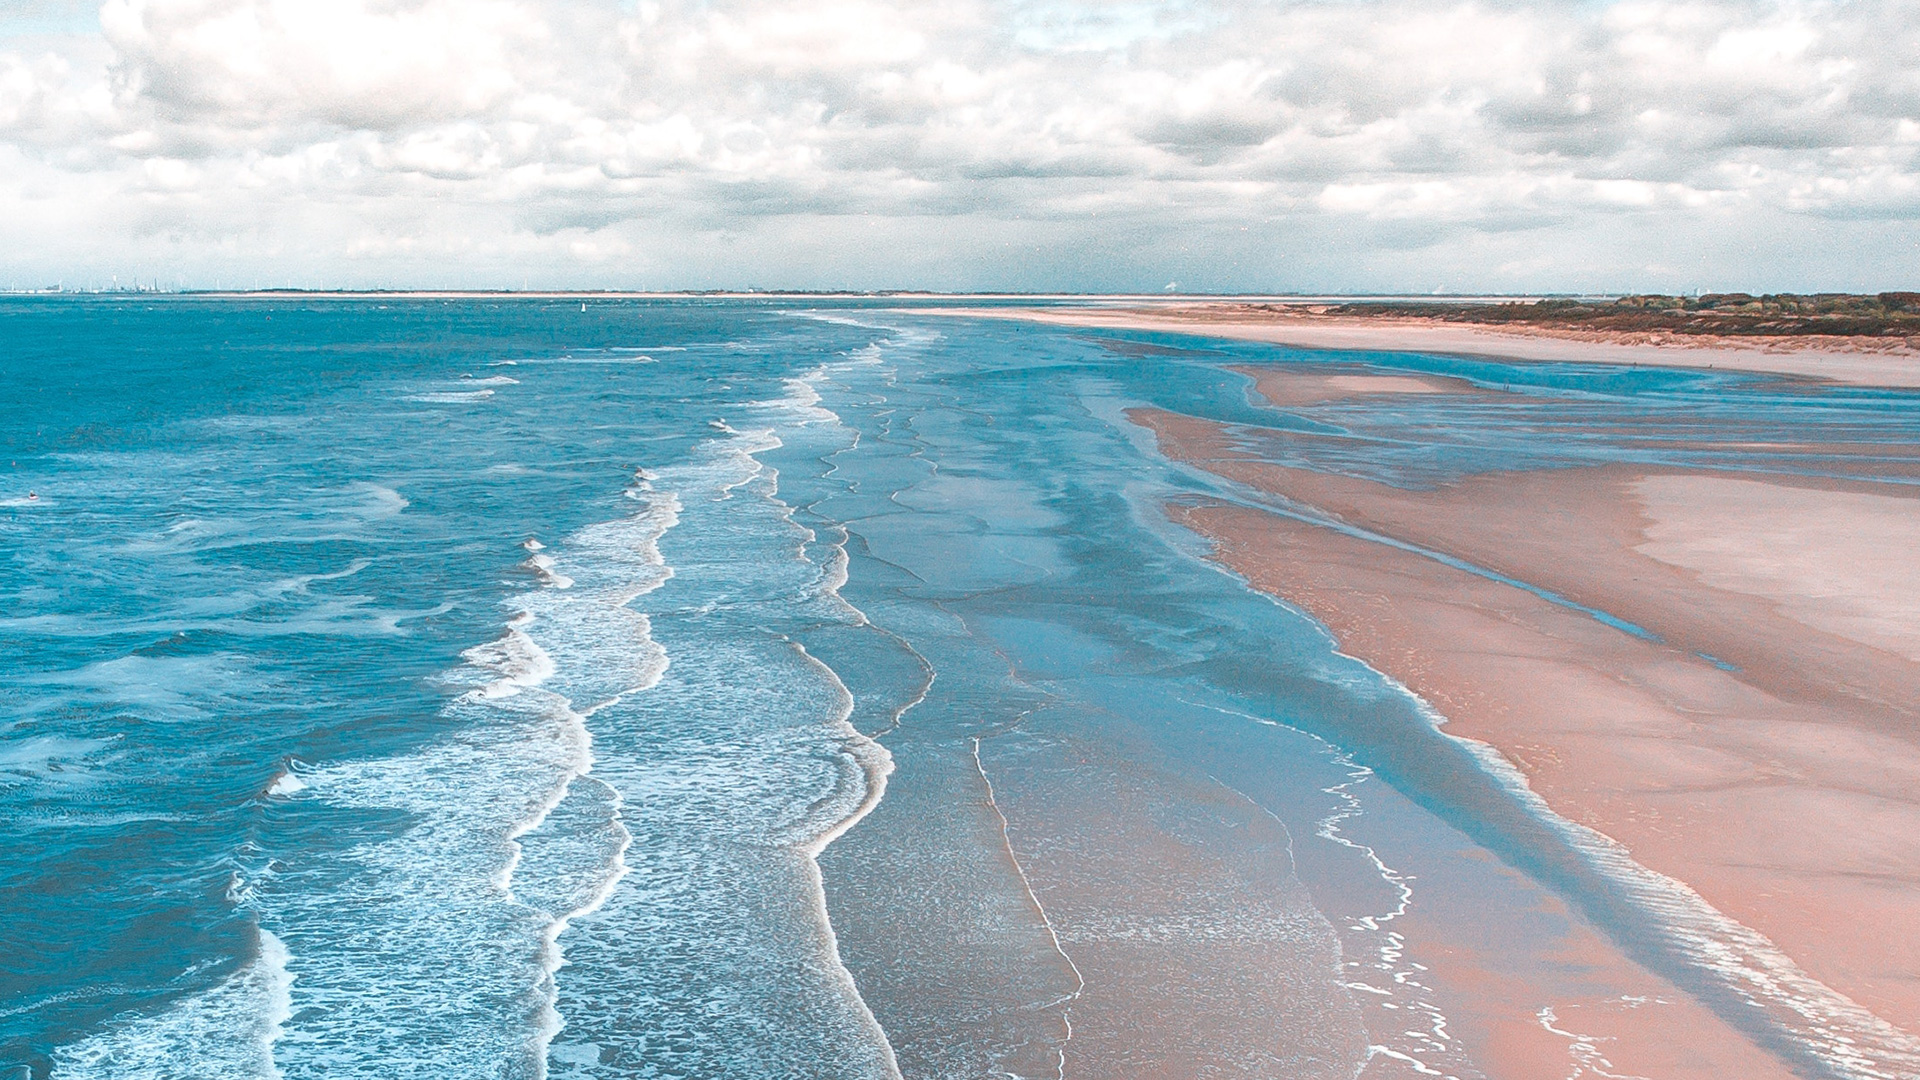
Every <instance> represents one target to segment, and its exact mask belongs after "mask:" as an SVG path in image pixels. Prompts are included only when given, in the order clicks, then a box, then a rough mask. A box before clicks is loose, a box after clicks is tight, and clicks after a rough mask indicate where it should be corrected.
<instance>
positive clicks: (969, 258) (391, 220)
mask: <svg viewBox="0 0 1920 1080" xmlns="http://www.w3.org/2000/svg"><path fill="white" fill-rule="evenodd" d="M3 18H4V17H0V19H3ZM36 25H37V24H36ZM4 27H5V23H4V21H0V200H4V202H5V205H4V206H0V209H6V210H7V211H8V213H9V215H10V218H11V219H12V220H13V221H14V222H15V224H13V225H10V226H0V229H5V230H8V231H11V232H13V233H14V236H13V237H12V238H11V239H13V240H14V241H15V243H14V245H13V246H14V247H15V248H16V250H28V249H30V250H31V251H33V252H34V253H35V254H34V255H32V256H31V257H30V258H29V257H23V258H21V259H20V260H18V262H19V265H17V266H16V267H14V268H13V269H14V270H15V271H16V272H26V271H34V272H40V273H43V274H44V273H45V272H48V271H51V270H55V269H58V268H60V267H62V266H72V267H75V268H80V267H83V266H93V265H96V264H99V263H101V261H102V260H110V259H113V258H129V259H132V260H133V261H137V262H141V263H142V265H144V266H146V267H147V271H148V273H150V274H158V275H162V276H164V275H165V270H171V271H175V272H177V273H179V274H181V275H185V274H187V273H189V272H190V273H191V274H193V275H196V281H195V283H204V282H202V281H200V280H199V279H200V278H204V277H205V276H206V275H207V274H208V273H209V272H210V270H214V271H217V268H219V267H221V266H228V267H233V268H251V269H253V270H255V271H256V272H258V271H259V270H260V269H261V268H262V267H269V268H271V269H272V270H274V271H275V275H274V276H275V277H276V279H277V278H280V277H292V278H294V279H296V280H302V281H306V282H308V283H312V284H330V283H336V282H337V283H355V284H357V283H373V282H383V283H384V282H389V281H390V283H396V284H421V285H427V284H505V285H517V284H521V283H522V281H521V280H520V279H522V278H525V279H532V278H537V279H539V281H541V282H543V283H566V284H576V285H593V284H609V285H632V284H647V285H656V286H682V285H708V284H748V283H755V282H757V283H760V284H785V285H838V284H860V285H901V286H919V285H930V286H936V287H956V286H957V287H969V286H992V285H1015V286H1025V287H1039V286H1044V285H1046V284H1054V285H1058V286H1064V287H1076V288H1101V287H1142V286H1152V285H1155V284H1158V283H1159V282H1160V277H1161V275H1162V274H1163V273H1172V272H1174V271H1177V272H1178V273H1180V274H1182V275H1184V276H1185V277H1187V278H1189V279H1192V278H1194V277H1195V276H1196V275H1198V277H1199V278H1200V279H1202V280H1201V281H1195V282H1194V284H1196V285H1198V284H1202V282H1204V284H1205V285H1206V286H1208V287H1214V288H1235V289H1260V288H1315V287H1345V288H1352V287H1375V288H1407V287H1426V286H1427V285H1428V283H1429V282H1431V283H1433V284H1438V285H1442V286H1446V285H1451V286H1452V287H1455V288H1566V287H1600V288H1605V287H1619V288H1639V287H1671V286H1673V285H1675V284H1700V285H1705V286H1708V287H1712V286H1716V285H1728V286H1733V285H1752V286H1756V287H1765V286H1770V285H1771V286H1778V287H1809V286H1811V285H1812V284H1817V283H1814V282H1811V281H1802V280H1799V279H1800V278H1806V277H1810V276H1818V275H1820V274H1823V273H1824V274H1827V275H1828V276H1832V275H1833V274H1834V273H1835V272H1836V270H1838V271H1840V272H1843V273H1851V274H1853V275H1854V276H1855V277H1861V278H1862V279H1863V280H1861V281H1858V282H1855V281H1846V282H1836V284H1838V285H1847V286H1856V285H1857V286H1860V287H1865V286H1866V285H1869V284H1874V283H1876V282H1877V280H1878V279H1876V282H1868V281H1866V280H1864V278H1866V277H1872V276H1873V275H1875V274H1878V275H1880V276H1881V277H1882V278H1885V277H1887V276H1888V275H1896V276H1897V275H1898V274H1899V273H1900V272H1901V269H1902V268H1903V267H1906V266H1910V265H1912V264H1913V263H1914V261H1915V260H1914V247H1913V244H1914V242H1915V239H1916V238H1917V237H1920V156H1917V155H1920V68H1916V67H1915V65H1914V64H1913V63H1912V61H1911V58H1912V57H1913V56H1916V55H1920V6H1916V4H1915V3H1913V2H1911V0H1905V2H1902V0H1888V2H1881V3H1783V2H1756V0H1623V2H1615V3H1604V2H1603V3H1594V2H1587V0H1551V2H1547V3H1535V4H1518V3H1507V4H1500V3H1485V2H1454V3H1449V2H1442V3H1437V4H1436V3H1431V2H1426V3H1415V2H1409V0H1319V2H1313V0H1308V2H1265V3H1261V2H1246V0H1071V2H1055V0H897V2H880V0H639V2H638V3H637V5H635V4H628V5H624V6H623V5H621V4H619V3H617V2H616V0H107V2H106V3H105V4H104V5H103V6H102V7H100V8H99V10H98V19H97V24H96V25H93V26H91V27H88V28H86V29H85V31H84V32H77V31H71V32H64V33H62V32H54V33H48V32H44V31H43V30H35V31H33V32H30V33H29V32H16V33H13V34H11V35H8V34H6V33H5V31H4ZM23 214H24V215H26V216H25V217H22V216H21V215H23ZM22 244H25V245H27V247H26V248H22V246H21V245H22ZM1863 245H1864V248H1863ZM1788 257H1791V258H1792V260H1793V261H1792V262H1791V263H1787V262H1782V260H1783V259H1787V258H1788ZM155 264H161V265H163V266H164V267H165V270H162V269H161V268H160V267H159V266H156V265H155ZM5 272H6V268H0V274H4V273H5ZM755 274H758V275H760V276H759V277H757V278H756V277H754V276H753V275H755ZM382 275H385V277H382ZM890 275H891V276H890ZM1049 275H1051V277H1049ZM1607 275H1611V277H1610V278H1608V279H1606V280H1602V278H1604V277H1606V276H1607ZM1662 275H1668V276H1667V277H1665V278H1663V277H1662ZM1672 275H1683V276H1685V275H1691V276H1692V278H1693V280H1692V281H1688V282H1682V281H1680V279H1679V278H1675V277H1673V276H1672ZM242 276H244V275H242ZM1761 279H1765V280H1761ZM1889 283H1890V284H1897V283H1900V282H1889ZM1905 283H1906V284H1911V282H1910V281H1908V282H1905Z"/></svg>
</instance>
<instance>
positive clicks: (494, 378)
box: [460, 375, 520, 386]
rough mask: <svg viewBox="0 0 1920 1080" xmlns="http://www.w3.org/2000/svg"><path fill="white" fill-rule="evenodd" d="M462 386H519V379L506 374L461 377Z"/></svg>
mask: <svg viewBox="0 0 1920 1080" xmlns="http://www.w3.org/2000/svg"><path fill="white" fill-rule="evenodd" d="M460 385H462V386H519V385H520V380H519V379H516V378H513V377H512V376H508V375H488V376H486V377H485V378H480V379H471V378H469V379H462V380H460Z"/></svg>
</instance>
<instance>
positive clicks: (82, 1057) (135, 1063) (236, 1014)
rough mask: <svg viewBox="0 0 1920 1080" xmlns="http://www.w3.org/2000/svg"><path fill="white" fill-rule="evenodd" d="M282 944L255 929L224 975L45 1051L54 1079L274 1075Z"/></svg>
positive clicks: (287, 1003) (286, 995)
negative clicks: (252, 949) (246, 952)
mask: <svg viewBox="0 0 1920 1080" xmlns="http://www.w3.org/2000/svg"><path fill="white" fill-rule="evenodd" d="M289 960H290V957H289V955H288V953H287V948H286V945H285V944H283V943H282V942H281V941H280V939H279V938H277V937H275V936H274V935H273V934H271V933H269V932H267V931H266V930H261V931H259V944H258V954H257V955H256V956H255V957H254V958H253V959H252V960H250V961H248V962H247V963H246V964H244V965H242V966H241V967H240V969H239V970H238V971H236V972H234V973H233V975H232V976H230V977H229V978H227V980H226V981H225V982H222V983H221V984H220V985H218V986H216V987H214V988H213V989H211V990H207V991H205V992H203V993H200V994H196V995H194V996H192V997H188V998H185V999H183V1000H181V1001H179V1002H176V1003H175V1004H173V1005H172V1006H170V1007H168V1008H167V1009H165V1010H163V1011H161V1012H159V1013H157V1014H155V1015H153V1016H146V1017H134V1018H128V1019H125V1020H122V1021H117V1022H115V1023H113V1024H110V1025H109V1026H108V1027H107V1029H106V1030H104V1031H102V1032H100V1033H98V1034H96V1035H92V1036H90V1037H88V1038H86V1039H83V1040H81V1041H80V1042H77V1043H74V1044H72V1045H69V1046H63V1047H60V1048H59V1049H57V1050H55V1051H54V1052H53V1070H52V1075H53V1076H54V1077H55V1078H57V1080H92V1078H95V1077H98V1078H100V1080H127V1078H129V1077H195V1078H198V1077H220V1078H222V1080H227V1078H232V1080H279V1078H280V1075H281V1073H280V1070H279V1069H278V1068H277V1067H276V1066H275V1064H274V1060H273V1050H274V1043H275V1042H276V1041H277V1040H278V1039H279V1038H280V1037H281V1033H282V1029H283V1026H284V1025H285V1024H286V1022H287V1020H288V1019H289V1018H290V1017H291V1016H292V1015H293V1009H292V998H291V995H290V988H291V986H292V985H293V976H292V975H291V974H290V973H289V969H288V962H289Z"/></svg>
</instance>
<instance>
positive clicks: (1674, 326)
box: [1328, 292, 1920, 337]
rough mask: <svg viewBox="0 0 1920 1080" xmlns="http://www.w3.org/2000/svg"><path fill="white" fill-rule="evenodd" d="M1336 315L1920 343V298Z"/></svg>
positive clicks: (1678, 300)
mask: <svg viewBox="0 0 1920 1080" xmlns="http://www.w3.org/2000/svg"><path fill="white" fill-rule="evenodd" d="M1328 314H1332V315H1362V316H1365V315H1376V316H1377V315H1401V316H1406V315H1412V316H1419V317H1423V318H1429V319H1440V320H1444V321H1447V322H1468V323H1493V324H1517V325H1523V326H1546V327H1555V328H1561V329H1577V330H1609V331H1641V332H1645V331H1657V332H1665V333H1672V334H1716V335H1735V336H1745V337H1753V336H1773V335H1803V334H1826V335H1836V336H1845V337H1920V293H1916V292H1883V293H1876V294H1871V295H1864V294H1856V293H1815V294H1811V295H1795V294H1793V293H1772V294H1768V295H1765V296H1752V295H1749V294H1747V293H1707V294H1705V295H1702V296H1659V295H1646V296H1622V297H1619V298H1617V299H1613V300H1569V299H1548V300H1535V301H1524V302H1512V303H1504V304H1487V303H1447V302H1436V301H1425V300H1422V301H1409V302H1380V301H1369V302H1365V303H1355V304H1342V305H1340V306H1338V307H1334V308H1331V309H1329V310H1328Z"/></svg>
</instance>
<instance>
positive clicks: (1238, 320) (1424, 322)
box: [915, 301, 1920, 389]
mask: <svg viewBox="0 0 1920 1080" xmlns="http://www.w3.org/2000/svg"><path fill="white" fill-rule="evenodd" d="M915 314H928V315H941V316H966V317H969V318H983V319H1006V320H1017V321H1024V322H1039V323H1046V324H1048V325H1052V326H1073V327H1083V328H1086V329H1090V330H1128V331H1142V332H1148V333H1164V334H1186V335H1193V336H1200V337H1214V338H1227V339H1231V340H1235V341H1257V342H1263V343H1266V344H1269V345H1284V346H1289V347H1292V348H1299V349H1326V350H1341V351H1354V352H1402V353H1408V352H1412V353H1440V354H1447V355H1462V356H1484V357H1490V358H1495V359H1500V360H1523V361H1531V362H1535V363H1580V364H1612V365H1620V366H1628V367H1666V368H1679V369H1698V370H1726V371H1738V372H1744V373H1749V374H1756V375H1777V376H1786V377H1791V378H1806V379H1820V380H1825V381H1830V382H1836V383H1843V384H1846V385H1850V386H1869V387H1882V388H1890V389H1920V349H1917V348H1915V347H1914V346H1913V345H1912V344H1910V339H1905V338H1832V337H1817V336H1812V335H1802V336H1794V337H1742V338H1721V337H1708V336H1704V335H1657V334H1641V333H1622V332H1608V331H1583V330H1560V329H1554V328H1546V327H1529V328H1512V327H1503V328H1502V329H1499V330H1494V329H1489V328H1486V327H1482V326H1477V325H1467V324H1462V323H1453V322H1443V321H1441V320H1438V319H1426V318H1417V317H1398V316H1395V317H1385V316H1332V315H1317V314H1313V313H1310V312H1305V311H1302V312H1292V311H1288V312H1278V311H1273V310H1270V309H1262V310H1261V311H1260V313H1259V317H1254V314H1253V312H1251V311H1250V310H1249V309H1246V308H1245V307H1244V304H1243V302H1240V301H1233V302H1226V301H1221V302H1213V303H1188V304H1181V305H1175V304H1168V305H1164V306H1160V307H1156V308H1154V309H1146V308H940V309H927V310H923V311H916V312H915Z"/></svg>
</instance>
